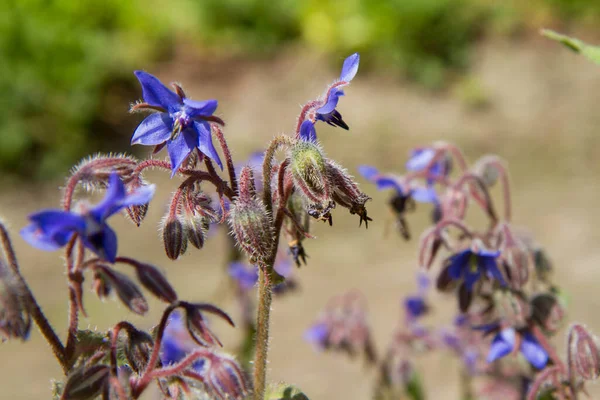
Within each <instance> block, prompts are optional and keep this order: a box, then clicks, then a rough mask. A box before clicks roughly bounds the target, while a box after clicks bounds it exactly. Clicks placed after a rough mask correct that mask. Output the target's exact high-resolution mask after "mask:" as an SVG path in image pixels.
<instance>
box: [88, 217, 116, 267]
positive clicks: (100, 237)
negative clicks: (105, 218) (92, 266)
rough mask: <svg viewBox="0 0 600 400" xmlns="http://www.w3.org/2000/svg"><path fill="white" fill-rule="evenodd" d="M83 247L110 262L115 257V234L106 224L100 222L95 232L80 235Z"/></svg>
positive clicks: (113, 260)
mask: <svg viewBox="0 0 600 400" xmlns="http://www.w3.org/2000/svg"><path fill="white" fill-rule="evenodd" d="M81 239H82V240H83V244H84V245H85V247H87V248H88V249H90V250H91V251H92V252H94V253H95V254H96V255H97V256H98V257H100V258H101V259H103V260H106V261H109V262H111V263H114V262H115V258H116V257H117V234H116V233H115V231H113V230H112V229H111V228H110V227H109V226H108V225H106V224H102V225H101V226H100V229H99V230H98V231H97V232H92V233H90V234H87V235H84V236H82V237H81Z"/></svg>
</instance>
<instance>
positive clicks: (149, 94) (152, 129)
mask: <svg viewBox="0 0 600 400" xmlns="http://www.w3.org/2000/svg"><path fill="white" fill-rule="evenodd" d="M135 76H136V77H137V78H138V80H139V81H140V84H141V85H142V97H143V99H144V103H140V104H137V105H134V106H133V107H132V109H133V110H139V109H150V110H159V111H160V112H158V113H154V114H152V115H150V116H148V117H146V119H144V120H143V121H142V123H141V124H140V125H139V126H138V127H137V128H136V130H135V132H134V133H133V137H132V138H131V144H142V145H146V146H158V147H157V149H160V148H162V146H164V145H166V146H167V151H168V152H169V158H170V159H171V170H172V174H171V176H173V175H175V173H176V172H177V170H178V169H179V167H180V166H181V164H182V163H183V161H184V160H185V159H186V158H187V156H188V155H190V153H191V152H192V151H194V149H198V150H199V151H200V153H202V154H203V155H205V156H207V157H208V158H210V159H211V160H213V161H215V162H216V163H217V164H218V165H219V167H221V169H223V164H222V163H221V159H220V158H219V155H218V153H217V151H216V150H215V147H214V146H213V143H212V135H211V128H210V124H209V123H208V121H217V122H222V121H220V120H219V119H218V118H216V117H214V116H213V113H214V112H215V110H216V109H217V101H216V100H206V101H195V100H190V99H188V98H187V97H185V94H184V93H183V90H182V89H181V88H180V87H179V86H176V89H177V93H175V92H173V91H171V90H170V89H168V88H167V87H166V86H165V85H163V84H162V83H161V82H160V81H159V80H158V79H157V78H156V77H155V76H152V75H150V74H149V73H147V72H144V71H135Z"/></svg>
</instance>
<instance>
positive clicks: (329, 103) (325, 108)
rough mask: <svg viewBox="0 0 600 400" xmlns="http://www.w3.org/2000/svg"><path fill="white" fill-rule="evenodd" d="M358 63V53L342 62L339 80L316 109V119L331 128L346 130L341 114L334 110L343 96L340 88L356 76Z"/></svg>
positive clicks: (346, 126)
mask: <svg viewBox="0 0 600 400" xmlns="http://www.w3.org/2000/svg"><path fill="white" fill-rule="evenodd" d="M359 62H360V56H359V55H358V53H354V54H352V55H350V56H349V57H348V58H346V59H345V60H344V64H343V65H342V72H341V73H340V78H339V80H338V81H337V82H335V83H334V84H333V85H331V86H330V88H329V90H328V91H327V94H326V97H325V99H324V100H323V102H322V105H321V106H320V107H319V108H317V110H316V114H317V115H316V119H318V120H321V121H324V122H327V123H328V124H329V125H331V126H339V127H340V128H343V129H346V130H348V125H347V124H346V123H345V122H344V120H343V119H342V114H340V113H339V111H337V110H336V109H335V108H336V107H337V104H338V101H339V98H340V96H343V95H344V91H343V90H342V89H341V88H342V87H343V86H346V85H348V84H349V83H350V81H351V80H352V79H353V78H354V77H355V76H356V73H357V72H358V64H359Z"/></svg>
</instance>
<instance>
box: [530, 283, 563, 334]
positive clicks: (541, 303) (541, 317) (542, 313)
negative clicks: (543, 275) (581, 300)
mask: <svg viewBox="0 0 600 400" xmlns="http://www.w3.org/2000/svg"><path fill="white" fill-rule="evenodd" d="M531 307H532V316H533V318H534V320H535V321H536V322H537V323H538V324H539V325H540V326H541V327H542V328H544V330H546V331H547V332H550V333H555V332H556V331H558V329H560V327H561V326H562V323H563V322H564V319H565V309H564V307H563V306H562V304H560V301H558V299H557V297H556V296H554V295H552V294H548V293H544V294H539V295H537V296H535V297H534V298H533V299H532V300H531Z"/></svg>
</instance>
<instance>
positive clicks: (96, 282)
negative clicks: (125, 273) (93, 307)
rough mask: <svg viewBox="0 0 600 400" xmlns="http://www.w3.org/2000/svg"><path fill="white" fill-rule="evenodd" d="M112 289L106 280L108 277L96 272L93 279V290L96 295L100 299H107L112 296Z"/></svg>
mask: <svg viewBox="0 0 600 400" xmlns="http://www.w3.org/2000/svg"><path fill="white" fill-rule="evenodd" d="M111 289H112V287H111V286H110V282H109V280H108V279H106V276H105V275H104V274H103V273H102V272H100V271H96V272H94V277H93V278H92V290H93V291H94V293H96V296H98V298H99V299H105V298H107V297H108V296H109V295H110V292H111Z"/></svg>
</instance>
